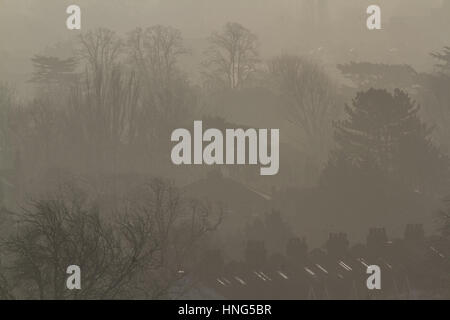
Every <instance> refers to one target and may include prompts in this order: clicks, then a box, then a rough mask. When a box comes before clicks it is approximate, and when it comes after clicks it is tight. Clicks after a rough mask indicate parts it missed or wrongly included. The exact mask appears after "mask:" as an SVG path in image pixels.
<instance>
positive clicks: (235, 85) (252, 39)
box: [203, 22, 260, 89]
mask: <svg viewBox="0 0 450 320" xmlns="http://www.w3.org/2000/svg"><path fill="white" fill-rule="evenodd" d="M208 40H209V43H210V47H209V49H208V50H207V51H206V52H205V54H206V59H205V60H204V62H203V66H204V68H205V70H206V71H205V72H204V75H205V77H206V80H207V82H209V83H213V84H214V83H219V84H220V85H223V86H225V87H226V88H230V89H239V88H242V87H243V86H244V85H245V84H246V82H248V81H249V80H250V78H251V76H252V75H253V74H254V73H255V71H256V67H257V65H258V63H259V61H260V60H259V54H258V38H257V36H256V35H255V34H253V33H252V32H250V30H248V29H246V28H245V27H243V26H242V25H240V24H239V23H231V22H229V23H227V24H226V25H225V26H224V28H223V30H222V32H220V33H219V32H215V33H213V34H212V35H211V36H210V37H209V39H208Z"/></svg>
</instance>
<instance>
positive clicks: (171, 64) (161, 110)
mask: <svg viewBox="0 0 450 320" xmlns="http://www.w3.org/2000/svg"><path fill="white" fill-rule="evenodd" d="M127 48H128V59H129V62H130V64H131V67H132V69H133V70H134V72H135V73H136V75H137V77H138V79H139V81H140V83H141V85H142V88H143V90H142V92H141V95H140V97H139V101H140V108H139V120H140V121H139V123H138V128H137V130H138V132H137V133H138V135H139V138H140V139H141V140H142V142H143V143H146V144H147V148H148V144H149V143H150V144H151V145H152V149H153V150H155V149H157V150H160V149H159V147H161V146H166V144H165V141H164V142H162V143H161V142H160V141H159V140H160V139H161V137H162V136H165V135H164V134H163V133H164V132H166V131H168V130H171V129H172V127H174V126H176V124H179V122H180V121H183V120H184V119H185V118H186V116H187V115H188V113H189V110H190V109H191V108H192V107H193V104H194V103H195V97H194V94H193V91H192V89H191V88H190V85H189V83H188V80H187V78H186V76H185V74H183V73H182V72H181V70H180V69H179V68H178V66H177V63H178V60H179V58H180V57H181V56H182V55H184V54H186V53H187V50H186V48H185V47H184V45H183V39H182V36H181V32H180V31H179V30H177V29H175V28H172V27H168V26H161V25H155V26H152V27H149V28H146V29H141V28H137V29H135V30H133V31H132V32H130V33H129V35H128V38H127Z"/></svg>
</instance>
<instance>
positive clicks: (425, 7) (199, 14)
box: [0, 0, 450, 87]
mask: <svg viewBox="0 0 450 320" xmlns="http://www.w3.org/2000/svg"><path fill="white" fill-rule="evenodd" d="M308 1H309V2H311V1H310V0H247V1H241V0H226V1H224V0H164V1H162V0H127V1H124V0H95V1H92V0H77V1H74V0H70V1H68V0H64V1H63V0H41V1H37V0H0V43H1V45H0V58H1V59H0V80H2V81H5V80H6V81H8V82H10V83H13V84H15V85H16V86H19V87H20V85H21V84H23V82H24V81H25V80H26V79H27V77H28V74H29V72H30V70H31V63H30V60H29V59H30V57H31V56H32V55H34V54H36V53H42V52H46V51H45V50H46V48H48V47H54V46H57V45H56V44H57V43H64V42H67V41H68V39H70V38H73V37H74V36H76V35H77V33H78V31H68V30H67V29H66V27H65V20H66V18H67V14H66V13H65V9H66V8H67V6H68V5H70V4H77V5H79V6H80V7H81V9H82V32H83V31H86V30H89V29H92V28H97V27H106V28H110V29H113V30H115V31H117V32H118V33H119V34H126V32H127V31H129V30H131V29H133V28H135V27H137V26H142V27H145V26H150V25H154V24H165V25H172V26H174V27H176V28H178V29H180V30H181V31H182V33H183V36H184V38H185V42H186V44H187V46H188V47H191V49H192V51H191V54H192V55H194V56H195V55H201V50H200V49H199V48H196V46H197V45H198V44H201V43H202V41H204V39H205V38H206V37H207V36H208V35H209V34H210V33H211V32H212V31H214V30H218V29H219V28H220V27H221V26H222V25H223V24H224V23H226V22H228V21H234V22H240V23H242V24H243V25H245V26H246V27H248V28H249V29H251V30H252V31H253V32H255V33H256V34H257V35H258V37H259V38H260V42H261V52H262V55H263V57H270V56H272V55H275V54H279V53H284V52H289V53H290V52H295V53H301V54H305V53H306V54H308V53H309V54H317V55H318V58H320V59H321V60H323V61H324V63H326V64H327V63H328V64H330V65H334V64H335V63H336V62H342V61H339V60H350V59H354V58H355V57H354V56H351V55H350V56H349V57H346V56H345V55H344V56H342V52H344V51H348V50H353V51H352V52H355V50H354V49H356V50H360V51H361V52H360V55H359V56H357V57H356V58H357V59H359V60H371V61H376V60H377V59H378V60H379V61H384V60H386V62H389V63H397V62H398V63H410V64H413V65H414V66H415V67H418V68H419V69H420V68H422V69H423V68H427V67H429V66H430V63H431V59H429V57H428V56H427V54H428V52H429V51H430V50H437V49H439V48H440V47H442V46H444V45H447V44H448V43H449V42H450V39H449V38H450V36H449V35H448V32H442V33H440V34H437V33H436V32H435V30H439V27H438V26H437V24H438V22H436V23H435V22H434V19H431V18H429V17H430V16H431V15H433V14H437V13H438V12H439V11H441V10H440V9H437V8H439V7H440V6H441V5H442V0H377V1H368V0H333V1H329V0H328V12H327V13H326V14H322V16H319V15H317V14H315V15H314V14H312V13H308V12H307V11H308V9H307V8H308ZM318 1H319V2H320V1H322V2H326V1H327V0H318ZM374 3H377V4H380V5H381V7H382V19H383V23H384V26H385V27H384V28H383V30H381V31H378V32H377V33H370V32H369V31H368V30H367V29H366V28H365V19H366V17H367V15H366V13H365V9H366V8H367V6H368V5H369V4H374ZM312 15H314V18H312V17H311V16H312ZM447 16H450V12H449V13H447ZM306 19H314V21H313V20H309V21H308V23H309V24H307V25H305V24H304V23H303V24H302V22H305V20H306ZM396 19H397V20H396ZM401 19H403V20H401ZM447 20H448V19H447ZM397 21H401V23H403V24H404V23H406V24H407V23H408V21H409V22H410V23H411V24H412V25H413V27H414V28H417V29H416V30H411V26H407V27H405V29H406V30H411V31H410V34H408V35H405V37H403V35H402V34H400V33H401V32H403V31H402V30H401V29H399V28H398V25H396V26H397V28H396V29H395V32H394V31H393V30H394V28H393V27H392V28H391V26H392V25H394V24H393V23H395V22H397ZM405 21H406V22H405ZM433 24H435V25H433ZM436 28H437V29H436ZM431 30H433V31H434V32H431ZM431 33H433V34H431ZM356 34H357V35H358V36H356ZM408 37H409V38H411V42H412V41H413V40H412V39H419V40H421V44H420V46H418V47H417V48H413V47H410V48H411V49H408V51H409V52H404V53H403V52H398V49H397V48H395V47H396V44H397V43H398V42H399V39H403V38H405V40H404V41H405V45H407V46H410V44H409V43H406V42H409V41H410V40H408ZM424 41H427V42H429V43H430V45H429V46H430V47H431V48H429V47H428V44H426V45H424ZM367 42H372V44H373V43H374V42H376V43H379V44H380V46H383V47H385V48H383V52H382V53H381V55H380V53H379V52H375V51H374V49H373V48H372V47H370V49H367V51H364V49H365V48H368V46H367ZM327 46H328V47H329V48H328V49H329V50H328V52H327V51H326V49H327ZM200 47H201V46H200ZM318 48H319V49H321V50H322V51H321V52H319V51H320V50H319V51H314V50H316V49H318ZM324 48H325V49H324ZM391 48H394V49H395V50H391V52H392V51H395V52H396V54H397V55H398V57H394V56H392V57H390V56H388V54H389V51H388V50H389V49H391ZM420 50H421V51H420ZM411 51H414V52H411ZM54 52H57V53H58V54H60V55H64V50H60V51H59V52H58V51H54ZM47 53H48V50H47ZM336 55H340V58H339V59H337V58H336ZM198 59H199V58H198V57H194V58H192V59H191V61H189V62H188V64H190V66H188V67H187V69H188V70H195V65H196V63H197V60H198Z"/></svg>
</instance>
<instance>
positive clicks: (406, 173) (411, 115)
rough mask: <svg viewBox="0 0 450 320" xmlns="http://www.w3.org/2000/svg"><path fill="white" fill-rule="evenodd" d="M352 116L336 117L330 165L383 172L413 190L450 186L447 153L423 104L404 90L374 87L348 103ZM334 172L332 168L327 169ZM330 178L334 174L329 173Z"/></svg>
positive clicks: (347, 107)
mask: <svg viewBox="0 0 450 320" xmlns="http://www.w3.org/2000/svg"><path fill="white" fill-rule="evenodd" d="M345 111H346V114H347V115H348V117H347V119H345V120H342V121H338V122H336V123H335V128H336V132H335V139H336V142H337V145H338V148H337V150H336V151H335V152H334V153H333V156H332V159H331V162H330V167H331V168H332V167H334V168H336V169H338V170H339V171H340V173H341V174H342V173H343V172H345V170H340V169H339V168H341V169H342V168H343V167H346V168H347V169H349V168H351V169H350V170H354V169H355V168H359V169H363V170H364V171H365V174H366V176H367V173H368V172H369V171H371V172H372V173H374V175H377V174H382V175H385V176H386V177H389V179H394V180H395V181H396V182H399V183H401V184H403V185H405V186H407V188H408V189H410V190H414V191H424V192H436V191H439V190H442V189H443V188H445V187H446V186H447V181H448V159H447V158H446V157H445V156H443V155H442V154H441V153H440V152H439V150H437V148H436V147H435V146H434V145H433V144H432V142H431V139H430V137H429V136H430V132H431V129H430V128H429V127H427V126H426V125H425V124H424V123H423V122H422V121H421V119H420V118H419V116H418V111H419V107H418V106H417V104H416V103H414V102H413V101H412V100H411V98H410V97H409V96H408V95H407V94H406V93H405V92H403V91H401V90H399V89H395V90H394V92H393V93H390V92H388V91H386V90H377V89H369V90H367V91H365V92H360V93H358V94H357V96H356V98H355V99H354V100H353V104H352V106H351V107H350V106H346V108H345ZM327 172H328V174H329V173H330V168H328V171H327V170H326V171H325V174H327ZM328 178H330V176H328Z"/></svg>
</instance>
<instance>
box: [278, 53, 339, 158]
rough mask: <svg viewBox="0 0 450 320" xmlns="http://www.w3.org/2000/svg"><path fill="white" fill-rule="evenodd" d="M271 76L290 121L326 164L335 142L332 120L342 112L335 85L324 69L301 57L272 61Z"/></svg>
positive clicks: (284, 56) (281, 57)
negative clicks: (329, 149)
mask: <svg viewBox="0 0 450 320" xmlns="http://www.w3.org/2000/svg"><path fill="white" fill-rule="evenodd" d="M269 72H270V74H271V75H272V76H273V79H275V88H276V89H277V90H278V92H279V93H280V94H281V95H283V96H284V97H285V98H286V100H287V103H286V104H287V111H288V118H289V120H290V121H291V122H292V123H293V124H294V125H296V126H298V128H299V129H300V130H302V131H303V133H304V139H303V141H304V143H305V144H306V145H307V148H308V149H309V150H311V151H310V152H312V155H313V157H314V158H315V159H320V160H322V161H323V160H324V159H325V157H326V154H327V150H328V148H329V146H330V143H331V141H332V134H333V133H332V120H333V119H336V117H337V116H338V115H339V111H340V109H339V108H338V101H337V96H338V95H337V87H336V85H335V83H334V82H333V81H332V80H331V78H330V77H329V76H328V75H327V73H326V72H325V70H324V69H323V68H322V67H321V66H320V65H318V64H316V63H314V62H312V61H310V60H308V59H305V58H302V57H298V56H292V55H283V56H279V57H276V58H274V59H272V60H271V61H270V62H269Z"/></svg>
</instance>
